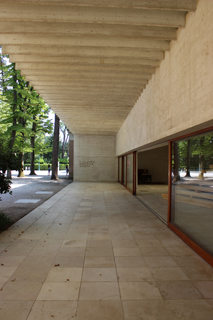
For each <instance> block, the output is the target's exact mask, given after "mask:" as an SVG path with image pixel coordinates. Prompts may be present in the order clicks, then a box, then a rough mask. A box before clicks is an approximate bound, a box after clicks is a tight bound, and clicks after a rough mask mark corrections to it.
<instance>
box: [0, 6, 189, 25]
mask: <svg viewBox="0 0 213 320" xmlns="http://www.w3.org/2000/svg"><path fill="white" fill-rule="evenodd" d="M186 11H187V10H186ZM185 14H186V12H185V11H183V12H182V11H172V10H171V11H168V10H149V9H132V8H128V9H127V8H110V7H108V8H107V7H88V6H87V7H84V6H73V7H70V6H55V5H45V4H43V5H39V4H25V3H14V4H13V5H12V6H11V4H10V3H2V2H1V4H0V19H1V20H15V21H21V22H22V21H50V22H55V23H57V22H74V23H104V24H124V25H131V24H132V25H147V26H165V27H177V28H178V27H185Z"/></svg>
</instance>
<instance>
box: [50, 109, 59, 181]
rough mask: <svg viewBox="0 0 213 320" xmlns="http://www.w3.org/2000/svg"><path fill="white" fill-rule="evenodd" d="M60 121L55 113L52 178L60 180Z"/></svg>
mask: <svg viewBox="0 0 213 320" xmlns="http://www.w3.org/2000/svg"><path fill="white" fill-rule="evenodd" d="M59 123H60V119H59V117H58V116H57V115H56V114H55V125H54V138H53V153H52V176H51V180H58V149H59Z"/></svg>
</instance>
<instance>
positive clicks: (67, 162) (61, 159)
mask: <svg viewBox="0 0 213 320" xmlns="http://www.w3.org/2000/svg"><path fill="white" fill-rule="evenodd" d="M58 161H59V162H60V164H62V163H63V164H69V159H68V158H59V159H58Z"/></svg>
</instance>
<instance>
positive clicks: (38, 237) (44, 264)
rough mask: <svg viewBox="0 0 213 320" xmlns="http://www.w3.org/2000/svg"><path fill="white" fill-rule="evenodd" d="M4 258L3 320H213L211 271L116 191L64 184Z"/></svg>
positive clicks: (5, 248) (8, 244)
mask: <svg viewBox="0 0 213 320" xmlns="http://www.w3.org/2000/svg"><path fill="white" fill-rule="evenodd" d="M0 252H1V253H0V288H1V289H0V318H1V319H5V320H48V319H55V320H61V319H63V320H71V319H76V320H141V319H143V320H179V319H181V320H183V319H184V320H191V319H193V320H201V319H205V320H212V319H213V269H212V268H211V267H210V266H209V265H208V264H207V263H205V262H204V261H203V260H202V259H201V258H200V257H199V256H197V254H196V253H195V252H194V251H192V250H191V249H190V248H189V247H188V246H187V245H185V244H184V243H183V242H182V241H181V240H180V239H179V238H178V237H177V236H176V235H175V234H173V232H171V231H170V230H169V229H167V227H166V226H165V225H164V224H163V223H162V222H161V221H160V220H158V219H157V218H156V217H155V216H154V215H153V214H152V213H151V212H150V211H148V210H147V209H146V208H145V207H144V206H143V205H142V204H141V203H140V202H139V201H138V200H137V199H136V198H134V197H133V196H132V195H131V194H130V193H129V192H128V191H126V190H125V189H124V188H123V187H122V186H121V185H120V184H118V183H114V184H112V183H77V182H75V183H72V184H70V185H68V186H67V187H66V188H64V189H63V190H61V191H60V192H59V193H57V194H56V195H54V196H53V197H52V198H50V199H49V200H47V201H46V202H45V203H43V204H42V205H41V206H39V207H38V208H37V209H35V210H33V211H32V212H31V213H30V214H28V215H27V216H25V217H24V218H23V219H21V220H20V221H19V222H18V223H16V224H15V225H14V226H13V227H11V228H10V229H9V230H8V231H6V232H4V233H2V234H1V235H0Z"/></svg>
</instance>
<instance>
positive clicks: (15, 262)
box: [0, 255, 26, 269]
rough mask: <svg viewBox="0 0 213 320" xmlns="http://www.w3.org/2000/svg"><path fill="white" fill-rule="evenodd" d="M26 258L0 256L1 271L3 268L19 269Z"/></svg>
mask: <svg viewBox="0 0 213 320" xmlns="http://www.w3.org/2000/svg"><path fill="white" fill-rule="evenodd" d="M25 258H26V256H15V255H0V269H1V268H2V267H7V268H8V267H18V266H20V264H21V263H22V262H23V261H24V259H25Z"/></svg>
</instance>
